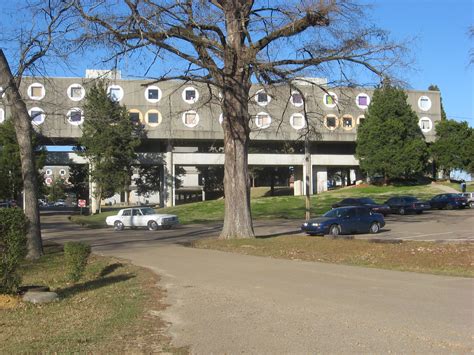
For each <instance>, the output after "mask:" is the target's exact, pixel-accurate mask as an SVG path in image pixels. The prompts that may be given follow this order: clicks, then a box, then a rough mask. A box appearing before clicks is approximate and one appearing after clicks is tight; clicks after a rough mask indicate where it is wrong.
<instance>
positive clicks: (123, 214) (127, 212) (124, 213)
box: [122, 210, 132, 216]
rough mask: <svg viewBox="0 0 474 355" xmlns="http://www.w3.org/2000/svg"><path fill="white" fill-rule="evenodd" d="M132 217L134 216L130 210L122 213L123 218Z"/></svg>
mask: <svg viewBox="0 0 474 355" xmlns="http://www.w3.org/2000/svg"><path fill="white" fill-rule="evenodd" d="M131 215H132V211H130V210H125V211H123V213H122V216H131Z"/></svg>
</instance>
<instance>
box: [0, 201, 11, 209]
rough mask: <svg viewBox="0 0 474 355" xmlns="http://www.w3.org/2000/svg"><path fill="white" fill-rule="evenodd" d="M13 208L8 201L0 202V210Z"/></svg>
mask: <svg viewBox="0 0 474 355" xmlns="http://www.w3.org/2000/svg"><path fill="white" fill-rule="evenodd" d="M10 207H13V206H12V204H11V203H10V201H0V208H10Z"/></svg>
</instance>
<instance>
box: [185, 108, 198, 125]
mask: <svg viewBox="0 0 474 355" xmlns="http://www.w3.org/2000/svg"><path fill="white" fill-rule="evenodd" d="M182 120H183V123H184V125H185V126H186V127H190V128H193V127H196V126H197V124H198V123H199V114H198V113H197V112H196V111H186V112H185V113H183V116H182Z"/></svg>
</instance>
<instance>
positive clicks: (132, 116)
mask: <svg viewBox="0 0 474 355" xmlns="http://www.w3.org/2000/svg"><path fill="white" fill-rule="evenodd" d="M128 117H130V121H132V122H133V123H139V122H140V114H139V113H138V112H129V114H128Z"/></svg>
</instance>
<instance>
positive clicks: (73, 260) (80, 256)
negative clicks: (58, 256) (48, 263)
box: [64, 242, 91, 282]
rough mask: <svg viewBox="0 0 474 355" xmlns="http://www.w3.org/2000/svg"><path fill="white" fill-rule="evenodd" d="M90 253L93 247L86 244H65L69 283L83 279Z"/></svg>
mask: <svg viewBox="0 0 474 355" xmlns="http://www.w3.org/2000/svg"><path fill="white" fill-rule="evenodd" d="M90 253H91V247H90V246H89V245H87V244H85V243H81V242H68V243H66V244H64V257H65V260H66V273H67V274H66V276H67V278H68V280H69V281H72V282H77V281H79V280H80V279H81V277H82V275H83V274H84V271H85V269H86V265H87V259H88V257H89V255H90Z"/></svg>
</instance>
